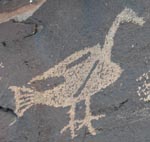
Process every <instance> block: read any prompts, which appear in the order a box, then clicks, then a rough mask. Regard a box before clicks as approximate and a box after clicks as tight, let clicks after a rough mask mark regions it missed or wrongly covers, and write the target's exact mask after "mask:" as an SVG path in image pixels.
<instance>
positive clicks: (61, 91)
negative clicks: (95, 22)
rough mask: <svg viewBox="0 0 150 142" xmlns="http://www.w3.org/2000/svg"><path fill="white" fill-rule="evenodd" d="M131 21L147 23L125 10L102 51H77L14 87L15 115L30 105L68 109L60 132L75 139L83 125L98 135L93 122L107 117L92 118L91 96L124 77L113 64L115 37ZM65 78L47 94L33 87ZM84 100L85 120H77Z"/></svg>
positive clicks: (109, 34)
mask: <svg viewBox="0 0 150 142" xmlns="http://www.w3.org/2000/svg"><path fill="white" fill-rule="evenodd" d="M125 22H132V23H134V24H138V25H140V26H142V25H143V24H144V20H143V18H142V17H138V16H137V15H136V13H135V12H134V11H132V10H131V9H128V8H125V9H124V10H123V11H122V12H121V13H120V14H119V15H118V16H117V17H116V19H115V20H114V22H113V24H112V26H111V27H110V29H109V31H108V34H107V35H106V38H105V42H104V45H103V48H101V46H100V45H99V44H97V45H95V46H94V47H92V48H85V49H83V50H81V51H78V52H75V53H74V54H72V55H71V56H69V57H67V58H66V59H65V60H63V61H61V62H60V63H59V64H58V65H55V66H54V67H53V68H50V69H49V70H47V71H46V72H44V73H43V74H41V75H38V76H36V77H34V78H32V79H31V80H30V81H29V83H28V84H27V85H26V86H29V87H26V86H22V87H18V86H11V87H9V89H11V90H12V91H13V92H14V94H15V100H16V113H17V114H18V116H19V117H21V116H23V114H24V112H25V111H27V109H29V108H30V107H31V106H33V105H36V104H44V105H48V106H54V107H68V106H70V111H69V112H68V114H69V116H70V121H69V123H68V125H67V126H65V127H64V128H63V129H62V130H61V133H63V132H64V131H66V130H67V129H70V131H71V136H72V138H74V137H75V136H76V131H77V130H79V129H81V128H82V127H83V126H85V127H87V128H88V131H89V132H90V133H91V134H92V135H95V134H96V131H95V128H94V127H93V126H92V121H93V120H98V119H100V118H102V117H105V115H104V114H101V115H97V116H93V115H92V112H91V109H90V104H91V103H90V99H91V96H92V95H94V94H95V93H96V92H98V91H100V90H101V89H104V88H106V87H107V86H109V85H110V84H112V83H114V82H115V81H116V80H117V79H118V78H119V77H120V75H121V73H122V71H123V70H122V69H121V68H120V66H119V65H117V64H116V63H113V62H112V61H111V51H112V47H113V46H114V37H115V34H116V32H117V30H118V28H119V26H120V24H121V23H125ZM84 55H88V56H87V58H86V59H84V60H82V61H80V62H79V63H76V64H75V62H76V61H78V59H80V58H82V57H83V56H84ZM60 76H63V77H64V79H65V81H64V83H62V84H59V85H57V86H56V87H54V88H52V89H48V90H46V91H37V89H36V88H35V87H34V86H33V83H34V82H38V81H45V80H46V79H48V78H53V77H60ZM83 100H84V101H85V106H86V108H85V118H84V119H83V120H77V119H75V114H76V104H77V103H78V102H81V101H83Z"/></svg>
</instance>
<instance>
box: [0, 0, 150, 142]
mask: <svg viewBox="0 0 150 142" xmlns="http://www.w3.org/2000/svg"><path fill="white" fill-rule="evenodd" d="M2 2H3V0H2V1H0V12H1V11H3V10H4V9H3V6H2V5H1V3H2ZM8 3H9V2H8ZM14 3H15V0H14ZM17 4H19V3H17ZM149 6H150V1H148V0H142V1H141V0H115V1H114V0H63V1H62V0H48V1H47V2H46V3H45V4H44V5H43V6H42V7H41V8H40V9H39V10H38V11H37V12H36V13H35V14H34V15H33V16H32V17H30V18H29V19H28V20H27V21H25V22H22V23H15V22H12V21H10V22H7V23H3V24H1V25H0V43H1V44H0V63H1V62H2V63H3V66H4V67H3V68H0V77H1V80H0V106H1V107H0V142H100V141H102V142H149V141H150V135H149V131H150V104H149V103H148V102H144V101H141V100H140V96H139V95H138V93H137V90H138V87H139V83H138V82H137V81H136V80H137V78H139V77H140V76H142V75H143V74H144V73H147V72H148V71H149V70H150V36H149V35H150V16H149V13H150V7H149ZM125 7H128V8H131V9H132V10H134V11H135V12H136V13H137V14H138V16H142V17H144V20H145V21H146V23H145V24H144V26H143V27H140V26H138V25H134V24H131V23H124V24H122V25H121V26H120V28H119V30H118V31H117V33H116V36H115V39H114V40H115V43H114V47H113V50H112V56H111V60H112V61H113V62H115V63H117V64H118V65H120V67H121V68H122V69H123V73H122V75H121V76H120V78H119V79H118V80H117V81H116V82H114V83H113V84H111V85H110V86H108V87H106V88H105V89H103V90H99V91H98V92H97V93H96V94H95V95H93V96H92V98H91V112H92V114H93V115H98V114H106V117H105V118H102V119H99V120H95V121H92V122H93V123H92V124H93V126H94V127H95V128H96V132H97V135H95V136H92V135H91V134H90V133H89V132H88V130H87V128H86V127H85V128H83V129H80V130H79V131H77V135H78V136H77V137H75V138H74V139H73V140H72V138H71V136H70V131H69V130H68V131H66V132H64V133H63V134H60V130H61V129H62V128H63V127H64V126H65V125H66V124H68V121H69V115H68V114H67V112H68V111H69V109H70V108H69V107H65V108H62V107H60V108H55V107H50V106H46V105H34V106H32V107H31V108H30V109H29V110H27V111H26V112H25V113H24V115H23V117H21V118H16V116H15V114H14V111H15V99H14V94H13V92H11V90H10V89H8V88H9V86H24V85H26V84H27V82H29V81H30V80H31V79H32V78H33V77H35V76H37V75H39V74H41V73H43V72H45V71H47V70H48V69H49V68H51V67H53V66H54V65H56V64H58V63H59V62H61V61H62V60H63V59H65V58H66V57H68V56H69V55H71V54H73V53H74V52H76V51H80V50H82V49H84V48H85V47H91V48H92V47H93V46H95V45H97V44H98V43H100V44H101V45H103V44H104V40H105V36H106V34H107V32H108V30H109V28H110V26H111V24H112V22H113V21H114V19H115V17H116V16H117V15H118V14H119V13H120V12H121V11H122V10H123V9H124V8H125ZM8 8H9V6H8ZM6 9H7V8H6ZM36 30H37V31H36ZM51 81H53V80H51ZM42 85H43V86H42ZM35 86H36V87H37V88H38V89H39V90H40V89H42V88H44V87H45V86H44V83H43V82H42V83H41V84H40V82H39V84H35ZM41 87H42V88H41ZM80 106H81V108H82V109H80ZM76 109H77V112H78V113H77V114H76V115H77V116H76V117H77V118H83V117H84V110H85V104H84V102H81V103H80V104H78V105H77V108H76ZM14 119H16V122H15V123H14V124H13V125H9V124H10V123H12V122H13V121H14Z"/></svg>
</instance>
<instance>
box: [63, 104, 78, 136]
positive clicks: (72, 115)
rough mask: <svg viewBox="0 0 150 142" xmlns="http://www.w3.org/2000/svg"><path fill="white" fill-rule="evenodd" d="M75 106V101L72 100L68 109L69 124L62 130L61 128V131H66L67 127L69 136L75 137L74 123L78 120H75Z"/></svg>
mask: <svg viewBox="0 0 150 142" xmlns="http://www.w3.org/2000/svg"><path fill="white" fill-rule="evenodd" d="M75 108H76V103H75V102H74V103H73V104H72V105H71V108H70V110H69V112H68V113H69V116H70V121H69V124H68V125H67V126H65V127H64V128H63V129H62V130H61V133H63V132H64V131H66V130H67V129H70V131H71V137H72V138H74V137H76V134H75V130H76V127H77V126H76V124H77V122H78V121H75Z"/></svg>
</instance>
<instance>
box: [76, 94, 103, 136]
mask: <svg viewBox="0 0 150 142" xmlns="http://www.w3.org/2000/svg"><path fill="white" fill-rule="evenodd" d="M90 99H91V96H89V95H87V96H86V98H85V105H86V110H85V118H84V119H83V120H82V121H80V123H81V124H80V125H79V127H78V130H79V129H81V128H82V127H84V126H86V127H87V128H88V131H89V133H91V134H92V135H96V131H95V128H94V127H93V126H92V123H91V121H92V120H98V119H100V118H103V117H105V115H97V116H92V113H91V108H90V105H91V102H90Z"/></svg>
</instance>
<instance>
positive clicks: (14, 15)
mask: <svg viewBox="0 0 150 142" xmlns="http://www.w3.org/2000/svg"><path fill="white" fill-rule="evenodd" d="M46 1H47V0H37V1H36V2H35V3H29V4H27V5H25V6H22V7H20V8H17V9H15V10H13V11H9V12H3V13H0V24H1V23H4V22H8V21H9V20H12V19H14V20H16V21H18V22H21V21H25V20H26V19H28V18H29V17H31V16H32V15H33V14H34V13H35V12H36V11H37V10H38V9H39V8H40V7H41V6H42V5H43V4H44V3H45V2H46Z"/></svg>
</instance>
